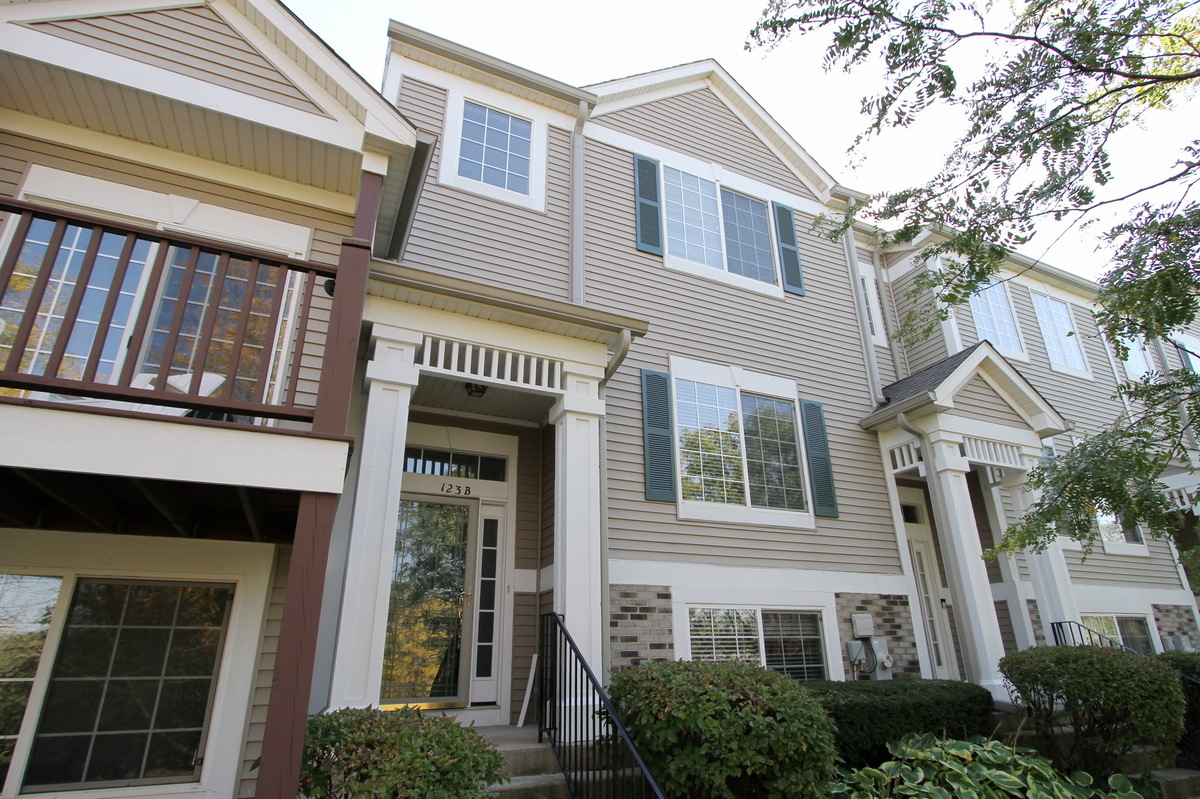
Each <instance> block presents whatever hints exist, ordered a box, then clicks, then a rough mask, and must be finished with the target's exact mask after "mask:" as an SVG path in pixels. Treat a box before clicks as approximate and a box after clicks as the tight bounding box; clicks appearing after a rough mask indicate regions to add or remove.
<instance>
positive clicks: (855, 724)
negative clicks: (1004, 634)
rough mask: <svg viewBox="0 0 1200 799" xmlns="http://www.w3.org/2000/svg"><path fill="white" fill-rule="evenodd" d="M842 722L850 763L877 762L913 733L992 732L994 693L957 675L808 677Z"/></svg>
mask: <svg viewBox="0 0 1200 799" xmlns="http://www.w3.org/2000/svg"><path fill="white" fill-rule="evenodd" d="M804 687H805V688H807V689H809V690H810V691H812V692H813V693H814V694H816V697H817V699H819V700H820V701H821V704H822V705H823V706H824V707H825V710H826V712H828V713H829V716H830V718H832V719H833V723H834V726H835V727H837V733H836V735H835V739H834V740H835V743H836V746H837V750H838V754H839V755H841V757H842V760H843V761H844V762H845V763H846V765H848V766H865V765H867V764H869V763H878V762H879V761H881V760H883V759H884V758H885V757H887V745H888V743H890V742H891V741H897V740H899V739H901V738H903V737H905V736H906V735H909V734H912V733H921V732H929V733H933V734H935V735H941V736H943V737H950V738H969V737H971V736H972V735H985V734H987V733H988V732H990V731H991V714H992V708H993V701H992V695H991V694H990V693H988V691H987V689H986V688H982V687H980V686H978V685H975V684H973V683H968V682H956V681H954V680H858V681H855V682H807V683H805V684H804Z"/></svg>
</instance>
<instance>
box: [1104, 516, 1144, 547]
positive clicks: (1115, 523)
mask: <svg viewBox="0 0 1200 799" xmlns="http://www.w3.org/2000/svg"><path fill="white" fill-rule="evenodd" d="M1096 527H1097V528H1098V529H1099V530H1100V540H1101V541H1103V542H1104V544H1105V545H1106V546H1107V545H1108V544H1141V543H1142V532H1141V530H1139V529H1138V527H1137V525H1136V524H1133V525H1126V524H1122V522H1121V520H1120V519H1119V518H1117V517H1116V516H1114V515H1113V514H1111V513H1099V514H1096Z"/></svg>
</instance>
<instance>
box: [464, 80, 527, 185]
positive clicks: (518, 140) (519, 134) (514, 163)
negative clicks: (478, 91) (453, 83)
mask: <svg viewBox="0 0 1200 799" xmlns="http://www.w3.org/2000/svg"><path fill="white" fill-rule="evenodd" d="M532 139H533V124H532V123H531V122H530V121H529V120H527V119H521V118H519V117H514V116H512V115H510V114H506V113H504V112H503V111H497V110H496V109H494V108H487V107H486V106H482V105H480V104H479V103H473V102H471V101H470V100H465V101H464V104H463V120H462V144H461V145H460V146H459V150H458V174H459V175H461V176H462V177H464V178H467V179H469V180H478V181H480V182H482V183H486V184H488V185H490V186H495V187H497V188H500V189H508V190H509V191H514V192H516V193H517V194H529V165H530V156H531V155H532V150H533V148H532Z"/></svg>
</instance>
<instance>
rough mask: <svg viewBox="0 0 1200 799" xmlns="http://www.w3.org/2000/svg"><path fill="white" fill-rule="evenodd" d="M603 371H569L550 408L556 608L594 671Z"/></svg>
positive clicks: (599, 662)
mask: <svg viewBox="0 0 1200 799" xmlns="http://www.w3.org/2000/svg"><path fill="white" fill-rule="evenodd" d="M600 377H601V375H600V374H599V373H597V374H595V375H585V374H579V373H577V372H575V373H573V372H571V371H567V373H566V375H565V381H566V383H565V388H566V393H565V394H564V395H563V397H562V399H560V400H559V401H558V402H556V403H555V404H554V407H553V408H552V409H551V410H550V423H551V424H553V425H554V449H555V452H554V463H555V473H554V611H555V612H556V613H561V614H563V621H564V623H565V624H566V627H567V630H568V631H569V632H570V633H571V637H572V638H574V639H575V643H576V644H577V645H578V646H579V649H580V651H581V652H582V653H583V656H584V658H585V659H586V660H587V663H588V665H589V666H591V667H592V670H593V671H595V672H597V673H599V672H600V671H601V669H603V668H604V665H605V648H604V641H605V637H606V632H607V630H606V628H605V624H604V619H605V616H604V595H605V591H604V586H603V585H601V579H600V575H601V568H600V567H601V546H600V543H601V529H602V528H601V524H600V513H601V509H602V507H603V504H602V502H601V497H600V463H601V461H602V457H601V456H602V454H603V453H602V451H601V447H602V446H603V442H602V441H601V440H600V420H601V419H602V418H603V416H604V400H602V399H600V398H599V396H598V392H599V383H600Z"/></svg>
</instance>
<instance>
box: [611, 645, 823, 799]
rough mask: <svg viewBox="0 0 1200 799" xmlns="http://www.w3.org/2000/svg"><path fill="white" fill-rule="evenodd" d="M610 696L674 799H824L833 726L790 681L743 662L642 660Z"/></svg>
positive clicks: (620, 676)
mask: <svg viewBox="0 0 1200 799" xmlns="http://www.w3.org/2000/svg"><path fill="white" fill-rule="evenodd" d="M609 694H610V695H611V696H612V699H613V701H614V703H615V704H616V706H617V708H618V710H619V712H620V713H621V718H622V719H623V720H624V722H625V724H626V726H627V727H628V729H629V733H630V735H631V736H632V737H633V739H634V741H635V742H636V743H637V745H638V749H639V750H640V751H641V753H642V756H643V757H644V758H645V759H646V761H647V764H648V765H649V766H650V769H651V770H652V771H653V773H654V776H655V777H656V778H657V779H658V782H659V784H660V785H661V786H662V788H663V790H664V791H666V792H667V794H668V795H669V796H671V797H678V798H680V799H684V798H686V799H717V797H722V798H723V799H785V797H786V798H787V799H791V798H792V797H798V796H803V797H823V796H827V795H828V782H829V780H830V778H831V777H833V774H834V768H833V767H834V761H835V759H836V757H837V753H836V751H835V750H834V746H833V725H832V724H831V723H830V721H829V717H828V716H827V715H826V714H825V711H824V710H822V709H821V705H820V704H819V703H818V702H817V701H816V700H815V699H814V698H813V697H812V696H811V695H809V694H808V693H807V692H805V691H804V689H802V688H801V687H800V685H799V683H797V682H796V681H795V680H792V679H790V678H788V677H785V676H783V675H782V674H778V673H776V672H773V671H770V670H768V669H761V668H758V667H757V666H750V665H747V664H745V663H735V662H731V663H704V662H696V661H676V662H673V663H672V662H661V663H649V664H646V665H643V666H636V667H634V668H631V669H627V670H625V671H621V672H617V673H616V674H614V675H613V678H612V685H611V686H610V687H609Z"/></svg>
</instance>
